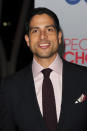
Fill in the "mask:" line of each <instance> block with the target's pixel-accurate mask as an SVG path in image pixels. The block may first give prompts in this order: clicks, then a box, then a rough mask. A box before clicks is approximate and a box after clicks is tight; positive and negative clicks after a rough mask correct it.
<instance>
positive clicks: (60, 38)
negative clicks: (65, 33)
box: [58, 31, 62, 44]
mask: <svg viewBox="0 0 87 131" xmlns="http://www.w3.org/2000/svg"><path fill="white" fill-rule="evenodd" d="M58 39H59V44H61V42H62V32H61V31H59V33H58Z"/></svg>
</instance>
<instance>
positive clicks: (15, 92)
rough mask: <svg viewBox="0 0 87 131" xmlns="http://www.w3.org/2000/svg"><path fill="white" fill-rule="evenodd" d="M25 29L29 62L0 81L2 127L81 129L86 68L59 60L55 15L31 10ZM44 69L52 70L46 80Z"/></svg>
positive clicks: (7, 130) (85, 117)
mask: <svg viewBox="0 0 87 131" xmlns="http://www.w3.org/2000/svg"><path fill="white" fill-rule="evenodd" d="M26 27H27V34H26V35H25V40H26V43H27V46H28V47H29V48H30V50H31V51H32V53H33V62H32V64H31V65H30V66H28V67H26V68H25V69H23V70H22V71H20V72H19V73H17V74H16V75H15V76H13V77H12V78H9V79H8V80H6V81H5V82H4V83H3V90H4V98H3V101H5V102H3V103H5V104H3V108H2V114H3V116H2V122H1V129H2V130H3V131H35V130H36V131H86V130H87V122H86V121H87V97H86V95H87V85H86V74H87V69H86V68H85V67H80V66H77V65H75V64H71V63H69V62H66V61H64V60H63V59H61V58H60V56H59V54H58V49H59V46H60V45H61V44H62V32H61V30H60V26H59V21H58V19H57V17H56V15H55V13H53V12H52V11H51V10H49V9H47V8H36V9H33V10H32V13H31V15H30V16H29V19H28V24H27V25H26ZM44 69H48V70H51V71H50V72H51V73H50V76H49V78H47V76H45V75H44ZM46 72H48V71H47V70H46ZM46 72H45V73H46ZM45 78H46V79H45ZM45 82H47V83H45ZM48 83H49V84H48ZM49 85H50V88H49ZM46 86H47V88H46V91H45V87H46ZM48 89H49V90H48ZM50 90H51V93H50ZM43 92H44V93H43ZM53 93H54V94H53ZM44 94H45V95H44ZM2 96H3V95H2ZM48 96H49V97H48ZM47 97H48V98H47ZM53 97H54V98H53ZM52 104H53V105H52ZM50 112H51V113H50ZM47 117H49V118H47ZM54 120H55V121H54Z"/></svg>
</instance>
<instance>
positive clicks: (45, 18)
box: [29, 14, 54, 27]
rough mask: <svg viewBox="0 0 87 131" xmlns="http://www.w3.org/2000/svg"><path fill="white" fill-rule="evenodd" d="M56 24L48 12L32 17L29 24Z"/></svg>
mask: <svg viewBox="0 0 87 131" xmlns="http://www.w3.org/2000/svg"><path fill="white" fill-rule="evenodd" d="M49 24H51V25H54V19H53V18H52V17H51V16H49V15H47V14H40V15H35V16H33V17H32V19H31V21H30V24H29V26H30V27H32V26H40V25H49Z"/></svg>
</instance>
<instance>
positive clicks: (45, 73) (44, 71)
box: [42, 68, 52, 77]
mask: <svg viewBox="0 0 87 131" xmlns="http://www.w3.org/2000/svg"><path fill="white" fill-rule="evenodd" d="M51 72H52V70H51V69H50V68H46V69H43V70H42V73H43V75H44V77H49V76H50V73H51Z"/></svg>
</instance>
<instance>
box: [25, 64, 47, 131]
mask: <svg viewBox="0 0 87 131" xmlns="http://www.w3.org/2000/svg"><path fill="white" fill-rule="evenodd" d="M26 74H27V75H26V77H25V110H26V111H25V118H27V119H28V118H29V117H30V112H29V111H31V110H32V111H31V112H32V114H31V115H32V117H34V119H35V117H36V122H37V123H39V124H40V126H41V128H42V129H41V130H43V131H47V129H46V127H45V123H44V120H43V117H42V114H41V112H40V108H39V105H38V101H37V97H36V92H35V87H34V80H33V75H32V68H31V66H30V68H28V70H27V72H26ZM30 106H31V107H30Z"/></svg>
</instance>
